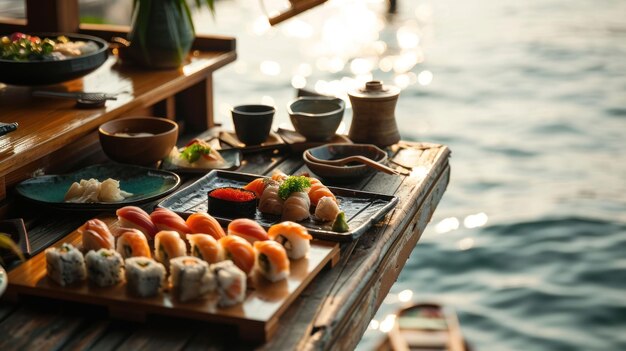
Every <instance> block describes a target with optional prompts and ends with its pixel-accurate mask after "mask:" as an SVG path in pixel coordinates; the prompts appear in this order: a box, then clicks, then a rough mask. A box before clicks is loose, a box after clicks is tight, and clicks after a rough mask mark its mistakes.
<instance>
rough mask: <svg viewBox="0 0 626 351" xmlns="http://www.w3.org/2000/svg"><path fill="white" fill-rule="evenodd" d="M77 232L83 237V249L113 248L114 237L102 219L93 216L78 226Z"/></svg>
mask: <svg viewBox="0 0 626 351" xmlns="http://www.w3.org/2000/svg"><path fill="white" fill-rule="evenodd" d="M78 232H79V233H80V234H81V236H82V238H83V251H84V252H87V251H89V250H96V251H97V250H99V249H113V248H114V246H115V245H114V243H115V238H114V237H113V234H111V231H110V230H109V227H108V226H107V225H106V223H104V222H103V221H101V220H99V219H97V218H94V219H90V220H88V221H87V222H85V224H83V225H82V226H81V227H80V228H78Z"/></svg>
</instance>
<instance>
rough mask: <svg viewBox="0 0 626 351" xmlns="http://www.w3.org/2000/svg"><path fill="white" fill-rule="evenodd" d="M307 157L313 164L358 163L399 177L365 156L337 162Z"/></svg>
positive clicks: (350, 157)
mask: <svg viewBox="0 0 626 351" xmlns="http://www.w3.org/2000/svg"><path fill="white" fill-rule="evenodd" d="M308 157H309V158H310V159H311V161H313V162H317V163H323V164H327V165H331V166H344V165H346V164H348V163H350V162H358V163H363V164H364V165H366V166H369V167H372V168H374V169H376V170H379V171H381V172H384V173H387V174H393V175H400V173H399V172H397V171H396V170H395V169H393V168H390V167H387V166H385V165H383V164H380V163H378V162H376V161H374V160H372V159H370V158H367V157H365V156H358V155H355V156H348V157H344V158H340V159H337V160H322V159H319V158H317V157H315V156H313V155H311V154H310V153H309V154H308Z"/></svg>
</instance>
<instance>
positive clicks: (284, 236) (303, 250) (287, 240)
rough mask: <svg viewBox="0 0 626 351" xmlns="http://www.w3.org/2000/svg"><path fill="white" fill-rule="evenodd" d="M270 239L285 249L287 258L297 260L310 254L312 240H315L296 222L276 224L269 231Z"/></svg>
mask: <svg viewBox="0 0 626 351" xmlns="http://www.w3.org/2000/svg"><path fill="white" fill-rule="evenodd" d="M268 235H269V237H270V239H272V240H274V241H276V242H278V243H279V244H281V245H283V246H284V247H285V250H286V251H287V256H289V258H291V259H294V260H297V259H300V258H302V257H304V256H306V254H307V253H308V252H309V250H310V248H311V244H310V240H311V239H312V238H313V237H312V236H311V235H310V234H309V233H308V232H307V230H306V228H305V227H303V226H302V225H300V224H298V223H294V222H282V223H278V224H274V225H273V226H271V227H270V229H269V231H268Z"/></svg>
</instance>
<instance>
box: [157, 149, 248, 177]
mask: <svg viewBox="0 0 626 351" xmlns="http://www.w3.org/2000/svg"><path fill="white" fill-rule="evenodd" d="M182 150H183V149H182V148H181V149H180V151H181V152H182ZM218 151H219V152H220V155H222V158H224V161H226V162H225V163H224V164H223V165H222V166H221V167H216V168H183V167H179V166H177V165H175V164H173V163H171V162H170V159H169V157H168V158H165V159H164V160H163V163H162V165H161V169H165V170H168V171H172V172H176V173H180V174H206V173H209V172H210V171H212V170H214V169H219V170H223V171H232V170H235V169H237V168H239V166H241V159H242V158H243V156H242V153H241V150H239V149H222V150H218Z"/></svg>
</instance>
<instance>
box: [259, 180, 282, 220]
mask: <svg viewBox="0 0 626 351" xmlns="http://www.w3.org/2000/svg"><path fill="white" fill-rule="evenodd" d="M259 211H261V212H262V213H269V214H275V215H279V214H282V213H283V200H282V199H281V198H280V197H279V196H278V184H277V183H271V184H268V185H267V187H266V188H265V190H264V191H263V194H262V195H261V200H260V201H259Z"/></svg>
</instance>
